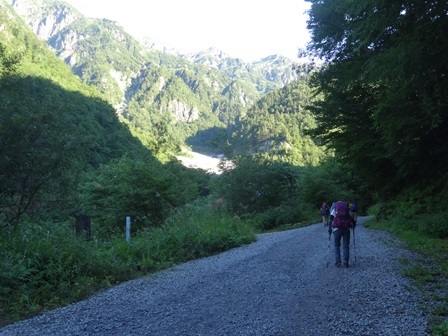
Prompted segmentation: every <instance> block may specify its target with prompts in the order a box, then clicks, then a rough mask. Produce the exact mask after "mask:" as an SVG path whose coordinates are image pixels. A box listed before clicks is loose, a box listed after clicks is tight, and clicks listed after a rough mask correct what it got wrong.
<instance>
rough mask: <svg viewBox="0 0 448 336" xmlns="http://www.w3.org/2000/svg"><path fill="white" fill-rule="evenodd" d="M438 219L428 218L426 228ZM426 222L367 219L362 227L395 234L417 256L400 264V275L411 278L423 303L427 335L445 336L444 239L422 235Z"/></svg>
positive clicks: (447, 259)
mask: <svg viewBox="0 0 448 336" xmlns="http://www.w3.org/2000/svg"><path fill="white" fill-rule="evenodd" d="M440 217H441V216H439V215H435V216H432V218H433V221H431V223H429V227H430V228H435V227H437V225H438V224H440V222H439V223H437V222H435V221H436V220H437V221H438V220H439V219H440ZM428 220H429V219H428V218H426V219H425V220H424V221H423V220H418V219H417V218H414V219H413V220H412V221H411V220H406V219H404V218H389V219H387V220H386V219H381V220H376V219H371V220H369V221H367V222H366V223H365V226H366V227H369V228H371V229H379V230H384V231H388V232H390V233H392V234H394V235H396V236H397V237H399V238H400V239H401V240H402V241H403V242H405V244H406V247H407V248H409V249H410V250H412V251H415V252H417V253H418V255H420V256H421V257H420V258H418V259H416V260H412V261H410V260H406V261H403V263H404V264H405V268H404V271H403V275H404V276H406V277H408V278H410V279H412V281H413V283H414V284H415V286H416V287H417V288H418V289H419V291H420V293H421V294H422V297H423V299H424V300H425V301H426V303H427V305H426V307H424V310H426V312H427V313H428V315H429V324H430V330H428V332H430V333H431V334H432V335H434V336H448V240H447V239H446V238H436V237H435V236H434V235H433V234H432V235H431V234H429V233H426V232H424V227H423V226H422V223H423V222H424V223H427V222H428ZM439 226H440V225H439ZM441 226H442V227H443V226H444V225H441ZM425 228H426V226H425ZM432 231H435V230H434V229H432Z"/></svg>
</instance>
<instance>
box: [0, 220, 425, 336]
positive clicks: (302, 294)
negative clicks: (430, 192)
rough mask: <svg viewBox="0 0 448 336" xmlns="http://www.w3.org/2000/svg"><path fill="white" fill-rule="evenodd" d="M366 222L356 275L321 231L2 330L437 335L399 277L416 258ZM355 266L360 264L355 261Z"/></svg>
mask: <svg viewBox="0 0 448 336" xmlns="http://www.w3.org/2000/svg"><path fill="white" fill-rule="evenodd" d="M364 219H365V218H358V227H357V229H356V232H355V233H356V237H355V239H356V240H355V243H356V248H355V246H354V244H353V243H352V244H351V267H350V268H348V269H343V268H337V267H335V266H334V260H333V259H334V258H333V251H332V248H333V246H332V244H331V245H330V248H331V251H330V253H329V249H328V243H329V239H328V233H327V231H326V228H325V227H324V226H323V224H315V225H311V226H309V227H305V228H300V229H295V230H290V231H283V232H276V233H266V234H261V235H259V236H258V239H257V242H255V243H253V244H250V245H247V246H243V247H240V248H236V249H232V250H230V251H227V252H224V253H221V254H218V255H215V256H212V257H208V258H203V259H199V260H195V261H191V262H187V263H185V264H181V265H178V266H175V267H172V268H170V269H168V270H165V271H162V272H158V273H156V274H154V275H152V276H149V277H146V278H143V279H138V280H133V281H129V282H126V283H123V284H121V285H118V286H115V287H113V288H111V289H109V290H107V291H104V292H101V293H99V294H97V295H95V296H93V297H91V298H90V299H88V300H85V301H82V302H79V303H76V304H73V305H70V306H67V307H64V308H60V309H56V310H53V311H50V312H48V313H45V314H43V315H41V316H38V317H35V318H32V319H29V320H25V321H21V322H18V323H15V324H12V325H9V326H6V327H4V328H1V329H0V335H2V336H13V335H17V336H18V335H21V336H22V335H29V336H41V335H45V336H49V335H64V336H67V335H80V336H84V335H107V336H114V335H117V336H118V335H120V336H123V335H166V336H175V335H182V336H185V335H187V336H190V335H191V336H193V335H194V336H211V335H213V336H214V335H226V336H228V335H232V336H233V335H244V336H247V335H257V336H260V335H269V336H274V335H278V336H288V335H291V336H298V335H300V336H306V335H312V336H319V335H322V336H328V335H334V336H339V335H369V336H380V335H381V336H388V335H391V336H392V335H393V336H400V335H429V334H428V333H426V331H425V329H426V328H427V326H428V325H427V320H426V318H425V316H424V315H423V313H422V312H421V311H420V307H421V306H422V300H421V298H420V296H419V294H418V292H417V291H416V290H415V289H413V287H412V286H411V284H410V282H409V280H407V279H405V278H403V277H402V276H400V269H401V268H402V266H401V264H400V262H399V260H400V259H403V258H407V259H411V258H413V254H412V253H411V252H409V251H407V250H405V249H403V248H401V247H400V244H399V242H398V241H397V240H395V239H394V238H392V237H391V236H390V235H389V234H387V233H385V232H382V231H375V230H369V229H366V228H364V227H363V225H362V223H363V221H364ZM355 256H356V261H355V260H354V259H355Z"/></svg>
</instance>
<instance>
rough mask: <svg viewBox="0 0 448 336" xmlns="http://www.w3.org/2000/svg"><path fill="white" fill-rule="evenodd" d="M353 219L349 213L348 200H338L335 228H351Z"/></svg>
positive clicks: (335, 208) (335, 212) (335, 211)
mask: <svg viewBox="0 0 448 336" xmlns="http://www.w3.org/2000/svg"><path fill="white" fill-rule="evenodd" d="M352 226H353V219H352V218H351V217H350V215H349V206H348V202H336V204H335V205H334V220H333V227H334V228H351V227H352Z"/></svg>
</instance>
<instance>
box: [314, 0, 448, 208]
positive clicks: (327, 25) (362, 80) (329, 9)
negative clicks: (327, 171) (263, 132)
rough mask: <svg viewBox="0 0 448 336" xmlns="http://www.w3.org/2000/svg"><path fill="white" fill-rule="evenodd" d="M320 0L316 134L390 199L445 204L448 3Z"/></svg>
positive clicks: (317, 6)
mask: <svg viewBox="0 0 448 336" xmlns="http://www.w3.org/2000/svg"><path fill="white" fill-rule="evenodd" d="M310 2H311V3H312V12H311V18H310V21H309V28H310V29H311V31H312V33H313V42H312V43H311V44H310V46H309V51H310V53H312V54H313V55H317V56H318V57H321V58H322V59H324V60H326V64H325V66H324V68H323V69H322V71H320V72H317V73H316V76H315V78H314V82H313V85H314V88H315V89H316V90H318V91H319V92H321V93H322V94H323V98H324V99H322V100H321V101H319V102H317V103H316V104H315V105H314V109H313V112H314V113H315V115H316V117H317V121H318V127H317V128H316V129H315V130H313V132H312V134H313V135H315V136H319V137H320V138H321V139H322V140H323V142H324V143H325V144H327V146H329V147H331V148H334V149H335V151H336V156H337V157H338V158H339V159H341V160H342V161H344V162H345V163H346V164H348V165H349V167H350V168H351V169H352V170H353V171H355V172H356V173H357V174H359V175H360V176H362V179H363V180H364V181H365V183H366V184H367V185H368V188H369V190H370V191H371V193H373V194H375V195H377V196H378V197H379V199H380V200H382V201H383V202H388V203H390V199H391V198H395V197H398V198H401V200H402V201H403V204H402V205H401V206H403V207H404V208H406V209H407V210H406V212H408V213H409V214H411V213H412V215H416V214H419V213H420V214H425V213H428V212H431V213H432V212H438V211H445V209H444V204H445V203H446V202H447V201H448V194H447V192H446V191H447V190H448V189H447V188H446V186H447V185H446V183H447V177H448V176H447V174H446V173H447V171H448V160H446V156H447V151H448V147H447V146H446V143H447V140H448V138H447V137H448V132H447V130H448V127H447V122H448V113H447V112H448V76H447V72H448V58H447V57H446V54H447V52H448V42H447V40H446V38H445V36H446V33H447V32H448V7H447V4H446V2H445V1H430V2H422V1H410V2H407V3H399V2H381V3H380V2H370V1H361V2H359V5H357V6H352V5H351V4H350V3H347V4H343V5H342V4H341V3H340V2H331V1H310ZM335 22H337V25H335V24H334V23H335ZM366 27H369V28H368V29H367V28H366ZM389 207H390V206H389ZM411 209H412V210H411Z"/></svg>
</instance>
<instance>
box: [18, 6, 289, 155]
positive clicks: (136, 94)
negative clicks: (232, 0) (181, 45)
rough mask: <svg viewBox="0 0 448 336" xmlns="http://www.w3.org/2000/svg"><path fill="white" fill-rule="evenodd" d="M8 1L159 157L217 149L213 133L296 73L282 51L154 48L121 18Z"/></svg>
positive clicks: (230, 122)
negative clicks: (237, 55)
mask: <svg viewBox="0 0 448 336" xmlns="http://www.w3.org/2000/svg"><path fill="white" fill-rule="evenodd" d="M10 3H11V4H12V5H13V6H14V8H15V9H16V11H17V12H18V13H19V14H21V15H22V16H23V18H24V19H25V20H26V22H27V23H28V24H29V25H30V26H31V27H32V29H33V31H34V32H35V33H36V34H37V35H38V36H39V37H40V38H41V39H42V40H45V41H46V42H47V43H48V45H49V46H51V48H52V49H54V50H55V52H56V54H57V55H58V57H59V58H61V59H63V60H64V61H65V62H66V64H67V65H69V66H70V67H71V69H72V71H73V73H75V74H76V75H78V76H79V77H80V78H81V79H82V81H83V82H85V83H86V84H89V85H93V86H95V87H96V88H97V89H98V90H99V91H100V92H101V93H102V94H103V96H104V97H105V98H106V99H107V101H109V102H110V103H111V104H112V105H113V106H114V107H115V108H116V109H117V112H118V113H119V115H120V117H121V118H122V119H123V120H124V121H125V122H126V123H127V124H128V125H129V126H130V127H131V129H132V131H133V133H134V134H135V135H136V136H138V137H139V138H140V139H141V140H142V141H143V142H144V143H145V145H146V146H149V148H151V150H152V151H153V152H154V154H155V155H157V156H158V155H160V153H161V152H165V153H171V155H172V154H178V153H179V148H180V147H181V146H185V145H188V146H190V147H192V148H193V149H194V150H197V151H202V152H213V151H215V150H219V149H216V148H214V147H213V145H212V142H213V139H214V138H215V137H217V136H219V135H220V134H221V133H222V131H223V130H224V129H225V128H226V127H227V126H228V125H232V124H235V123H236V122H237V121H236V120H237V118H238V117H239V116H241V115H244V114H245V111H246V109H247V108H248V107H250V106H251V105H252V104H253V103H254V102H255V101H256V100H257V99H259V98H260V97H261V95H262V94H265V93H267V92H270V91H272V90H275V89H278V88H281V87H282V86H283V85H284V84H286V83H289V82H291V81H293V80H294V79H295V78H296V74H295V72H294V71H293V69H292V62H291V61H290V60H287V59H286V58H283V57H279V56H270V57H267V58H266V59H263V60H260V61H259V62H254V63H253V64H247V63H244V62H242V61H241V60H239V59H232V58H229V57H228V56H226V55H225V54H224V53H222V52H220V51H216V50H213V49H210V50H207V51H204V52H199V53H197V54H193V55H174V54H169V53H165V52H160V51H158V50H155V49H148V48H146V47H145V43H144V42H142V43H141V42H139V41H137V40H136V39H135V38H133V37H132V36H130V35H129V34H127V33H126V32H125V31H124V30H123V28H122V27H121V26H120V25H119V23H117V22H112V21H109V20H105V19H90V18H86V17H84V16H83V15H82V14H80V13H79V12H78V11H76V9H74V8H72V7H71V6H69V5H67V4H65V3H63V2H59V1H47V0H41V1H30V0H14V1H10ZM148 87H151V92H150V93H149V92H148V89H147V88H148ZM147 93H148V94H147ZM142 97H143V99H142ZM162 135H163V136H162ZM159 139H160V141H159ZM162 156H165V155H162Z"/></svg>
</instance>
